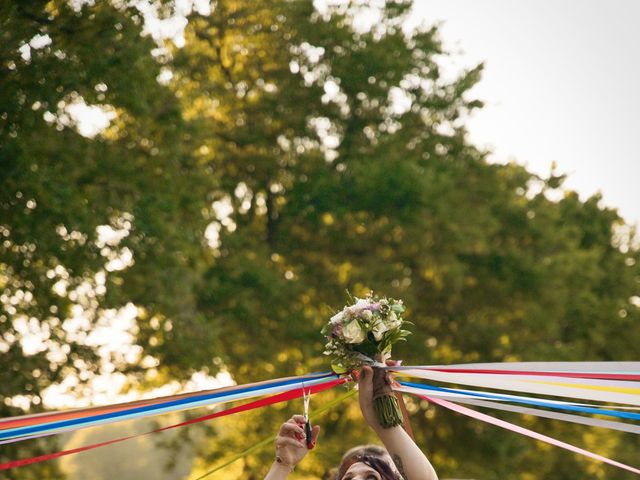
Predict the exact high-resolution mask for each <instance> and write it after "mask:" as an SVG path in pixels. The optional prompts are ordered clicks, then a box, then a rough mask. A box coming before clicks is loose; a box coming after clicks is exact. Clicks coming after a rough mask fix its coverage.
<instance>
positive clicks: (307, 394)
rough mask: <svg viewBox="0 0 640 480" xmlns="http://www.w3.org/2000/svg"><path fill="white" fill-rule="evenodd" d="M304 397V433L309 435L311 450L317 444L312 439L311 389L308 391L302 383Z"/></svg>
mask: <svg viewBox="0 0 640 480" xmlns="http://www.w3.org/2000/svg"><path fill="white" fill-rule="evenodd" d="M302 398H303V401H304V413H303V416H304V433H305V435H306V437H307V448H308V449H309V450H311V449H312V448H313V447H315V445H316V444H315V442H314V441H313V440H312V439H311V423H310V422H309V400H311V389H309V392H307V391H306V389H305V388H304V385H302Z"/></svg>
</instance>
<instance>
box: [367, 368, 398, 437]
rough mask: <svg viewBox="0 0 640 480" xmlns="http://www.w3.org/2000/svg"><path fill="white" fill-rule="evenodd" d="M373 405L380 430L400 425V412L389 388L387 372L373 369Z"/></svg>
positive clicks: (396, 400) (381, 369)
mask: <svg viewBox="0 0 640 480" xmlns="http://www.w3.org/2000/svg"><path fill="white" fill-rule="evenodd" d="M373 404H374V407H375V409H376V413H377V415H378V422H379V423H380V426H381V427H382V428H392V427H396V426H398V425H402V423H403V421H402V412H401V411H400V406H399V405H398V399H397V398H396V396H395V394H394V393H393V390H392V388H391V382H390V381H389V376H388V375H387V371H386V370H385V369H383V368H378V367H373Z"/></svg>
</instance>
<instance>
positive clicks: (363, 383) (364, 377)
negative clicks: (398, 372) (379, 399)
mask: <svg viewBox="0 0 640 480" xmlns="http://www.w3.org/2000/svg"><path fill="white" fill-rule="evenodd" d="M358 388H359V389H360V395H362V394H371V393H372V391H373V369H372V368H371V367H370V366H368V365H365V366H364V367H362V370H361V372H360V379H359V380H358Z"/></svg>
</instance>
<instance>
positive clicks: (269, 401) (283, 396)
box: [0, 378, 347, 470]
mask: <svg viewBox="0 0 640 480" xmlns="http://www.w3.org/2000/svg"><path fill="white" fill-rule="evenodd" d="M346 381H347V380H346V379H343V378H338V379H335V380H331V381H329V382H325V383H324V384H321V385H314V386H311V387H310V390H311V392H312V393H314V394H315V393H318V392H322V391H324V390H328V389H330V388H333V387H335V386H336V385H340V384H342V383H344V382H346ZM301 396H302V390H300V389H297V388H296V389H293V390H289V391H287V392H283V393H280V394H278V395H273V396H271V397H267V398H263V399H260V400H256V401H253V402H249V403H246V404H244V405H239V406H237V407H232V408H228V409H226V410H222V411H220V412H216V413H212V414H209V415H204V416H202V417H198V418H194V419H191V420H188V421H185V422H180V423H176V424H173V425H169V426H166V427H162V428H158V429H155V430H151V431H149V432H143V433H139V434H136V435H130V436H127V437H121V438H115V439H113V440H108V441H106V442H100V443H94V444H91V445H85V446H82V447H78V448H73V449H70V450H62V451H59V452H55V453H49V454H46V455H40V456H37V457H30V458H24V459H21V460H14V461H11V462H6V463H2V464H0V470H8V469H10V468H16V467H23V466H25V465H31V464H34V463H40V462H44V461H47V460H52V459H54V458H59V457H63V456H66V455H72V454H75V453H80V452H85V451H87V450H93V449H95V448H99V447H104V446H107V445H111V444H114V443H119V442H124V441H125V440H130V439H132V438H136V437H141V436H145V435H150V434H153V433H159V432H163V431H165V430H170V429H173V428H178V427H183V426H186V425H192V424H194V423H199V422H204V421H206V420H211V419H214V418H218V417H224V416H227V415H232V414H234V413H240V412H245V411H248V410H254V409H256V408H261V407H265V406H267V405H273V404H274V403H279V402H284V401H287V400H293V399H296V398H299V397H301Z"/></svg>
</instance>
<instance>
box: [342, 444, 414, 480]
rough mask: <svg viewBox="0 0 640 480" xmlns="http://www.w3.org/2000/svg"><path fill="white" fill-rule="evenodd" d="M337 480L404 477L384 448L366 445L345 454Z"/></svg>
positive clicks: (384, 479)
mask: <svg viewBox="0 0 640 480" xmlns="http://www.w3.org/2000/svg"><path fill="white" fill-rule="evenodd" d="M335 480H402V477H401V476H400V474H399V473H398V472H397V470H396V469H395V467H394V466H393V461H392V460H391V457H390V456H389V454H388V453H387V451H386V450H385V449H384V448H382V447H378V446H377V445H365V446H361V447H355V448H352V449H351V450H349V451H348V452H347V453H345V454H344V456H343V457H342V462H340V466H339V467H338V471H337V472H336V476H335Z"/></svg>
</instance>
